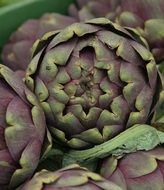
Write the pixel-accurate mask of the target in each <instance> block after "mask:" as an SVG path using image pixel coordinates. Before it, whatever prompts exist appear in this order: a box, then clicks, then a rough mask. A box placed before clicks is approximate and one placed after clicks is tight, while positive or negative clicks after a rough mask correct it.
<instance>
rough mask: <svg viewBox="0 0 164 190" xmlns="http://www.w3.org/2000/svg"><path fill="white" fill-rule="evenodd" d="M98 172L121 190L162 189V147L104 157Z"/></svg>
mask: <svg viewBox="0 0 164 190" xmlns="http://www.w3.org/2000/svg"><path fill="white" fill-rule="evenodd" d="M100 174H101V175H102V176H103V177H105V178H107V179H109V180H110V181H113V182H114V183H116V184H118V185H119V186H120V187H121V188H122V189H123V190H150V189H151V190H163V188H164V148H162V147H157V148H155V149H153V150H150V151H147V152H146V151H138V152H135V153H131V154H127V155H125V156H124V157H122V158H116V157H112V156H111V157H109V158H106V159H105V160H104V161H103V164H102V166H101V170H100Z"/></svg>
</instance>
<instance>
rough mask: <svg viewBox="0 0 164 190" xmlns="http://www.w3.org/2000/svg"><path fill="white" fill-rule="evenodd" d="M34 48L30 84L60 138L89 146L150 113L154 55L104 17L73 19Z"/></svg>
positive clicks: (67, 141) (82, 146) (28, 73)
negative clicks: (83, 21) (78, 20)
mask: <svg viewBox="0 0 164 190" xmlns="http://www.w3.org/2000/svg"><path fill="white" fill-rule="evenodd" d="M35 47H36V49H35V51H34V56H33V59H32V61H31V63H30V64H29V67H28V69H27V73H26V84H27V86H28V87H29V88H30V89H31V90H32V91H34V93H35V94H36V95H37V97H38V99H39V100H40V102H41V104H42V106H43V108H44V111H45V113H46V116H47V122H48V125H49V127H50V129H51V131H52V134H53V135H54V136H55V137H56V138H57V139H60V141H61V142H62V143H65V144H67V145H69V146H70V147H72V148H80V149H81V148H82V149H83V148H87V147H91V146H93V145H95V144H100V143H102V142H104V141H106V140H109V139H111V138H112V137H114V136H115V135H117V134H118V133H120V132H121V131H123V130H125V129H126V128H128V127H131V126H133V125H134V124H137V123H145V122H146V121H147V119H148V118H149V115H150V113H151V109H152V106H153V102H152V100H153V96H154V94H155V86H156V82H157V69H156V64H155V61H154V58H153V56H152V54H151V53H150V52H149V51H148V50H147V49H146V48H145V47H144V46H142V45H141V44H139V43H137V42H136V41H135V40H134V39H133V37H132V36H131V35H130V34H129V33H128V32H127V31H126V30H124V29H123V28H121V27H120V26H118V25H117V24H113V23H111V22H110V21H109V20H108V19H105V18H99V19H95V20H91V21H88V22H86V23H75V24H73V25H71V26H69V27H67V28H66V29H64V30H62V31H61V32H55V33H49V34H46V36H44V37H43V39H42V40H40V41H38V42H37V43H36V44H35Z"/></svg>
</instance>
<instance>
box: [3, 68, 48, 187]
mask: <svg viewBox="0 0 164 190" xmlns="http://www.w3.org/2000/svg"><path fill="white" fill-rule="evenodd" d="M27 99H31V100H33V103H34V105H32V104H30V103H29V102H28V100H27ZM35 103H36V104H35ZM44 134H45V119H44V113H43V111H42V109H41V108H40V107H39V106H38V105H37V102H35V98H34V95H32V93H31V92H30V91H29V90H28V89H26V87H25V86H24V84H23V82H22V81H21V79H20V78H19V77H18V76H17V73H14V72H12V71H11V70H10V69H8V68H7V67H5V66H3V65H0V189H1V190H8V189H12V190H13V189H15V187H17V186H18V185H20V184H21V183H23V182H24V181H25V180H27V179H28V178H29V177H31V176H32V174H33V172H34V170H35V169H36V167H37V165H38V162H39V158H40V154H41V148H42V143H43V139H44Z"/></svg>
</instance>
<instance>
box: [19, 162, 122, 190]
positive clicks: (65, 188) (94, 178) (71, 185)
mask: <svg viewBox="0 0 164 190" xmlns="http://www.w3.org/2000/svg"><path fill="white" fill-rule="evenodd" d="M29 189H31V190H32V189H34V190H60V189H62V190H92V189H93V190H122V189H121V188H120V187H119V186H117V185H115V184H114V183H112V182H109V181H107V180H105V179H104V178H102V177H101V176H100V175H98V174H96V173H93V172H91V171H88V170H87V169H86V168H82V167H80V166H78V165H70V166H68V167H66V168H63V169H61V170H59V171H56V172H50V171H46V170H42V171H41V172H39V173H36V174H35V176H34V177H33V178H32V179H31V180H30V181H28V182H27V183H26V184H25V185H24V186H22V187H20V188H19V190H29Z"/></svg>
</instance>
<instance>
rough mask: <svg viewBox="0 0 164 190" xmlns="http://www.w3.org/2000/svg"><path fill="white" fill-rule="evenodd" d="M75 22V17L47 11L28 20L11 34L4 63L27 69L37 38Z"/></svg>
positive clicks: (14, 67)
mask: <svg viewBox="0 0 164 190" xmlns="http://www.w3.org/2000/svg"><path fill="white" fill-rule="evenodd" d="M74 22H76V19H75V18H71V17H68V16H64V15H60V14H56V13H51V14H48V13H47V14H45V15H43V16H42V17H41V18H40V19H32V20H28V21H26V22H25V23H24V24H22V26H20V27H19V28H18V30H17V31H16V32H14V33H13V34H12V35H11V37H10V40H9V42H8V43H7V44H6V45H5V46H4V48H3V52H2V60H3V63H4V64H5V65H7V66H8V67H10V68H11V69H13V70H26V68H27V66H28V64H29V62H30V60H31V56H32V45H33V43H34V42H35V40H37V39H38V38H41V37H42V35H43V34H45V33H46V32H49V31H53V30H60V29H62V28H64V27H66V26H68V25H70V24H72V23H74Z"/></svg>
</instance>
